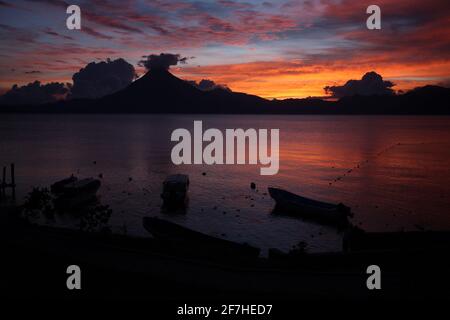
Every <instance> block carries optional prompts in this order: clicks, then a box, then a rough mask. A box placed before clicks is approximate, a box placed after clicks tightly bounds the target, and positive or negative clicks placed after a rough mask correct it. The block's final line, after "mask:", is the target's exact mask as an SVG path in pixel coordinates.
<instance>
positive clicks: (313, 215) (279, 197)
mask: <svg viewBox="0 0 450 320" xmlns="http://www.w3.org/2000/svg"><path fill="white" fill-rule="evenodd" d="M268 190H269V194H270V196H271V197H272V198H273V199H274V200H275V202H276V206H275V210H274V213H279V214H289V215H293V216H298V217H300V218H304V219H308V220H313V221H316V222H318V223H322V224H328V225H336V226H345V225H347V224H348V223H349V221H348V217H351V216H352V214H351V210H350V208H349V207H347V206H345V205H344V204H342V203H339V204H331V203H327V202H322V201H317V200H313V199H309V198H305V197H302V196H299V195H297V194H294V193H292V192H289V191H286V190H283V189H279V188H272V187H269V188H268Z"/></svg>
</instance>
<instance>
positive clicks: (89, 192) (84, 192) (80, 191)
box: [51, 176, 101, 209]
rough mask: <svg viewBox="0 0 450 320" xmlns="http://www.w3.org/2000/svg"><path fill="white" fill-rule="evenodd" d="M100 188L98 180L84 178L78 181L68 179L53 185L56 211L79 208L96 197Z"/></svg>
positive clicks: (73, 178)
mask: <svg viewBox="0 0 450 320" xmlns="http://www.w3.org/2000/svg"><path fill="white" fill-rule="evenodd" d="M100 186H101V182H100V180H97V179H93V178H86V179H81V180H78V179H77V178H76V177H73V176H72V177H70V178H67V179H64V180H61V181H58V182H56V183H54V184H53V185H52V186H51V190H52V193H53V194H54V195H55V197H56V198H55V200H54V203H55V207H56V208H58V209H74V208H79V207H81V206H83V205H85V204H87V203H89V202H91V201H94V200H95V199H96V197H97V191H98V189H99V188H100Z"/></svg>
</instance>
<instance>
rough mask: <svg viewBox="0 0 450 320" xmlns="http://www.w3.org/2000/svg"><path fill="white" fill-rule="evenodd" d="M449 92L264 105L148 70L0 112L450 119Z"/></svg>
mask: <svg viewBox="0 0 450 320" xmlns="http://www.w3.org/2000/svg"><path fill="white" fill-rule="evenodd" d="M449 101H450V89H449V88H443V87H438V86H425V87H421V88H417V89H415V90H412V91H409V92H407V93H405V94H402V95H384V96H352V97H344V98H341V99H340V100H339V101H334V102H332V101H324V100H321V99H316V98H308V99H286V100H266V99H263V98H261V97H258V96H254V95H248V94H245V93H237V92H231V91H228V90H225V89H221V88H216V89H214V90H210V91H202V90H200V89H198V88H196V87H194V86H193V85H191V84H190V83H188V82H187V81H184V80H181V79H179V78H177V77H175V76H174V75H172V74H171V73H169V72H168V71H162V70H158V71H152V72H148V73H147V74H145V75H144V76H143V77H141V78H140V79H138V80H136V81H134V82H133V83H132V84H130V85H129V86H128V87H127V88H125V89H123V90H120V91H118V92H116V93H113V94H111V95H108V96H105V97H103V98H99V99H94V100H89V99H74V100H68V101H60V102H57V103H53V104H45V105H40V106H1V107H0V112H36V113H46V112H47V113H212V114H214V113H233V114H450V107H449V106H450V103H449Z"/></svg>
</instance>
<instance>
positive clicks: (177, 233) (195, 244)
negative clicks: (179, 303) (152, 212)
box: [143, 217, 260, 258]
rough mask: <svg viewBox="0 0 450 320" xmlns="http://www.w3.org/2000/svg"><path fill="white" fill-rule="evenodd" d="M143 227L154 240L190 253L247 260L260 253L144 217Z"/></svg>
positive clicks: (163, 221) (164, 221) (156, 219)
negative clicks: (190, 251) (244, 258)
mask: <svg viewBox="0 0 450 320" xmlns="http://www.w3.org/2000/svg"><path fill="white" fill-rule="evenodd" d="M143 225H144V228H145V229H146V230H147V231H148V232H150V233H151V234H152V235H153V237H154V238H155V239H157V240H160V241H161V242H163V243H167V244H170V245H172V246H174V247H177V248H180V249H182V250H186V249H187V250H192V252H197V253H200V252H201V253H205V254H207V255H211V256H218V255H219V256H223V255H225V256H226V255H227V254H229V256H230V257H231V256H238V257H248V258H257V257H258V256H259V252H260V249H259V248H255V247H252V246H250V245H248V244H245V243H244V244H241V243H237V242H233V241H229V240H225V239H220V238H216V237H213V236H209V235H206V234H204V233H201V232H198V231H194V230H191V229H188V228H185V227H183V226H181V225H179V224H176V223H173V222H169V221H166V220H162V219H159V218H155V217H144V218H143Z"/></svg>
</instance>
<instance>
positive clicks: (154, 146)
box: [0, 115, 450, 252]
mask: <svg viewBox="0 0 450 320" xmlns="http://www.w3.org/2000/svg"><path fill="white" fill-rule="evenodd" d="M194 120H203V127H204V129H206V128H209V127H214V128H219V129H222V130H224V129H225V128H244V129H245V128H256V129H258V128H268V129H270V128H279V129H280V171H279V173H278V174H277V175H275V176H261V175H260V174H259V165H257V166H255V165H252V166H249V165H241V166H237V165H233V166H232V165H214V166H206V165H184V166H178V167H177V166H174V165H172V162H171V159H170V151H171V148H172V146H173V143H172V142H171V141H170V134H171V132H172V131H173V130H174V129H176V128H187V129H189V130H191V131H192V130H193V121H194ZM94 161H96V164H94ZM10 162H15V163H16V168H17V169H16V171H17V172H16V180H17V183H18V194H19V197H23V196H24V195H25V194H26V193H27V192H28V191H30V189H31V187H32V186H48V185H50V184H51V183H52V182H54V181H56V180H59V179H61V178H63V177H66V176H68V175H70V174H72V173H73V174H75V175H78V176H79V177H97V176H98V175H99V174H100V173H102V174H103V179H102V188H101V189H100V191H99V193H100V195H101V201H102V202H103V203H105V204H109V205H110V206H111V207H112V208H113V215H112V217H111V220H110V224H111V225H112V229H113V231H114V232H117V233H121V232H125V231H124V230H125V229H126V230H127V233H128V234H131V235H135V236H148V234H147V232H146V231H145V230H144V228H143V227H142V225H141V221H142V217H144V216H162V217H164V218H165V219H168V220H171V221H175V222H177V223H181V224H183V225H186V226H188V227H191V228H194V229H196V230H199V231H202V232H206V233H208V234H211V235H215V236H218V237H222V238H226V239H231V240H236V241H241V242H248V243H250V244H252V245H255V246H259V247H261V248H262V249H263V250H264V249H267V248H270V247H278V248H280V249H284V250H287V249H289V248H290V247H291V246H292V245H293V244H296V243H298V242H299V241H305V242H307V243H308V248H309V250H310V251H315V252H320V251H337V250H340V248H341V235H340V234H339V233H337V232H336V231H335V230H333V229H331V228H327V227H323V226H320V225H316V224H313V223H309V222H305V221H302V220H298V219H294V218H288V217H280V216H274V215H271V210H272V208H273V205H274V202H273V200H272V199H271V198H270V197H269V196H267V194H266V192H267V187H268V186H279V187H283V188H286V189H288V190H291V191H293V192H296V193H299V194H301V195H304V196H307V197H312V198H316V199H319V200H324V201H330V202H343V203H345V204H347V205H349V206H351V207H352V209H353V211H354V213H355V217H354V218H353V222H354V223H355V224H358V225H360V226H361V227H362V228H364V229H366V230H370V231H396V230H401V229H405V230H414V229H416V228H417V226H423V227H425V228H426V229H450V210H449V208H450V118H449V117H409V116H408V117H406V116H379V117H378V116H301V115H299V116H278V115H273V116H254V115H251V116H235V115H231V116H230V115H226V116H225V115H196V116H191V115H185V116H180V115H1V117H0V164H2V165H3V164H9V163H10ZM203 172H206V176H203V175H202V173H203ZM170 173H187V174H189V176H190V179H191V186H190V191H189V197H190V202H189V209H188V212H187V214H186V215H168V214H164V213H161V209H160V205H161V199H160V196H159V195H160V192H161V183H162V181H163V180H164V178H165V176H166V175H167V174H170ZM129 177H132V178H133V179H132V181H131V182H130V181H129ZM250 182H255V183H256V185H257V191H253V190H251V189H250V187H249V185H250ZM48 223H50V224H51V223H57V224H62V225H66V226H74V227H75V226H76V223H77V222H75V221H73V220H71V219H69V218H64V217H63V218H60V219H58V221H57V222H48Z"/></svg>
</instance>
